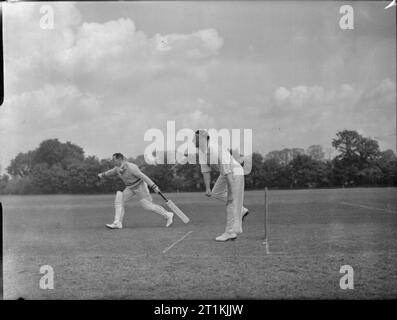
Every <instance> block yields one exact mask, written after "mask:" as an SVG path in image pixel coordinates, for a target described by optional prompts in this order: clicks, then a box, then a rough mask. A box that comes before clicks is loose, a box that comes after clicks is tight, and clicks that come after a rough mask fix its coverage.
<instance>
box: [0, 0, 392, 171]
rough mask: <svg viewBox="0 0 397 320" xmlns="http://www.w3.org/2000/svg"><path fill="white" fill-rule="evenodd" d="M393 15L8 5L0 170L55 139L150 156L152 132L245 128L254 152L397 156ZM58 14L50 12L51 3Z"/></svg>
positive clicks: (283, 5) (319, 5) (232, 5)
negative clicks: (351, 150)
mask: <svg viewBox="0 0 397 320" xmlns="http://www.w3.org/2000/svg"><path fill="white" fill-rule="evenodd" d="M385 4H386V2H381V3H373V2H353V8H354V14H355V15H354V20H355V21H354V22H355V29H354V30H341V29H340V27H339V19H340V17H341V14H340V13H339V7H340V6H341V5H342V3H341V2H314V1H309V2H278V3H277V2H270V1H266V2H262V1H261V2H259V1H255V2H226V1H219V2H204V3H196V2H192V1H191V2H185V3H179V2H170V3H154V2H149V3H142V2H136V3H126V2H115V3H111V2H108V3H96V4H93V3H87V2H86V3H75V4H73V3H62V4H51V6H52V7H53V9H54V19H55V20H54V22H55V25H54V29H53V30H45V29H44V30H43V29H41V28H40V24H39V22H40V18H41V17H42V14H41V13H40V6H41V5H43V3H41V4H31V3H11V4H3V6H4V10H3V11H4V12H3V13H4V22H3V23H4V46H5V102H4V104H3V105H2V106H1V107H0V166H1V167H2V168H3V171H4V168H6V167H7V166H8V164H9V161H10V160H11V159H12V158H13V157H15V155H16V154H17V153H18V152H26V151H28V150H32V149H34V148H36V147H37V146H38V144H39V143H40V142H41V141H42V140H44V139H49V138H58V139H60V141H62V142H65V141H71V142H73V143H76V144H78V145H80V146H81V147H83V148H84V150H85V151H86V155H97V156H99V157H100V158H105V157H106V158H107V157H109V156H110V155H111V154H112V153H113V152H116V151H121V152H123V153H125V154H126V155H128V156H136V155H138V154H142V153H143V151H144V149H145V148H146V147H147V145H148V144H149V143H148V142H145V141H144V139H143V136H144V133H145V131H146V130H148V129H150V128H159V129H165V127H166V121H167V120H173V121H176V127H177V130H178V129H180V128H184V127H188V128H192V129H196V128H217V129H220V128H229V129H232V128H240V129H243V128H248V129H252V130H253V150H254V151H259V152H261V153H267V152H269V151H272V150H279V149H282V148H284V147H301V148H307V147H308V146H310V145H312V144H321V145H323V146H324V148H329V147H330V146H331V141H332V138H333V137H334V136H335V133H336V132H337V131H338V130H343V129H354V130H358V131H359V132H360V133H362V134H363V135H365V136H370V137H373V138H376V139H377V140H378V141H379V143H380V146H381V148H382V149H389V148H390V149H393V150H394V151H395V150H396V58H395V57H396V41H395V37H396V27H395V26H396V15H395V12H396V11H395V10H393V9H392V10H384V7H385ZM47 5H48V3H47Z"/></svg>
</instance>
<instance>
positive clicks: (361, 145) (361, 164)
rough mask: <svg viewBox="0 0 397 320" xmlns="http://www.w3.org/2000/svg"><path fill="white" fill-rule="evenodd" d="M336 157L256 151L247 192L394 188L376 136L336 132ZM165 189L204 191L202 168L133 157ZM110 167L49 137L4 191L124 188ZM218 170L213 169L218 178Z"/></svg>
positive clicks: (20, 158)
mask: <svg viewBox="0 0 397 320" xmlns="http://www.w3.org/2000/svg"><path fill="white" fill-rule="evenodd" d="M332 146H333V147H334V148H335V150H336V151H337V156H335V157H334V158H333V159H325V153H324V151H323V149H322V147H321V146H320V145H313V146H310V147H309V148H308V149H307V150H304V149H301V148H292V149H288V148H284V149H282V150H276V151H272V152H269V153H268V154H266V155H265V156H263V155H262V154H260V153H257V152H254V153H253V154H252V170H251V172H250V174H248V175H246V177H245V188H246V189H247V190H252V189H261V188H264V187H268V188H278V189H294V188H328V187H354V186H396V185H397V157H396V155H395V153H394V152H393V151H392V150H385V151H381V150H380V148H379V144H378V142H377V141H376V140H374V139H371V138H368V137H364V136H362V135H360V134H359V133H357V132H356V131H350V130H344V131H340V132H338V133H337V134H336V137H335V138H334V139H333V140H332ZM129 161H131V162H134V163H135V164H137V165H138V166H139V167H140V168H141V170H142V171H143V172H145V173H146V174H147V175H148V176H149V177H151V178H152V179H153V180H154V181H155V182H156V183H157V184H158V185H159V187H160V188H161V189H162V190H163V191H167V192H171V191H180V192H182V191H201V190H204V184H203V181H202V177H201V172H200V166H199V165H195V164H184V165H180V164H178V165H176V166H174V165H170V164H163V165H149V164H147V163H146V162H145V161H144V156H143V155H139V156H138V157H136V158H129ZM111 167H112V163H111V160H110V159H98V158H97V157H95V156H87V157H86V156H85V155H84V150H83V148H81V147H79V146H78V145H76V144H73V143H71V142H66V143H62V142H60V141H58V139H48V140H45V141H43V142H41V143H40V145H39V146H38V148H36V149H35V150H31V151H28V152H26V153H19V154H18V155H17V156H16V157H15V158H14V159H12V161H11V163H10V165H9V166H8V167H7V169H6V170H7V174H3V175H2V176H0V194H59V193H67V194H96V193H113V192H115V191H117V190H122V189H123V188H124V186H123V183H122V181H121V180H120V179H118V178H117V177H112V178H107V179H105V180H103V181H99V180H98V178H97V174H98V173H99V172H103V171H105V170H108V169H110V168H111ZM216 178H217V173H215V172H213V173H212V180H213V182H215V179H216Z"/></svg>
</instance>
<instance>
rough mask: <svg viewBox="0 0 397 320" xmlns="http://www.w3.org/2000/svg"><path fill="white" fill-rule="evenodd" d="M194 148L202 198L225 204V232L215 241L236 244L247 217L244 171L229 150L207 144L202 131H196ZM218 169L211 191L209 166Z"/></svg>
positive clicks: (208, 140)
mask: <svg viewBox="0 0 397 320" xmlns="http://www.w3.org/2000/svg"><path fill="white" fill-rule="evenodd" d="M195 145H196V148H198V153H199V161H200V167H201V172H202V174H203V179H204V184H205V189H206V191H205V194H206V196H208V197H213V198H215V199H218V200H221V201H223V202H224V203H226V227H225V232H224V233H223V234H221V235H220V236H218V237H216V238H215V240H216V241H228V240H235V239H236V238H237V234H238V233H242V232H243V230H242V225H241V224H242V220H243V219H244V217H245V216H246V215H247V214H248V209H247V208H244V206H243V201H244V169H243V168H242V166H241V165H240V163H239V162H238V161H236V159H234V158H233V156H232V155H231V154H230V152H229V150H228V149H226V148H222V147H221V146H219V145H218V144H217V143H215V142H213V141H211V140H210V137H209V135H208V133H207V131H205V130H197V131H196V134H195ZM210 165H215V167H216V168H217V169H219V172H220V175H219V177H218V179H217V181H216V183H215V185H214V187H213V188H212V190H211V186H210V182H211V173H210V172H211V170H212V169H211V166H210Z"/></svg>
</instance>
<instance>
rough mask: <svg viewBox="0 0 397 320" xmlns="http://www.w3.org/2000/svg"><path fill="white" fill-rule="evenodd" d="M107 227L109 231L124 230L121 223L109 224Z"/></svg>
mask: <svg viewBox="0 0 397 320" xmlns="http://www.w3.org/2000/svg"><path fill="white" fill-rule="evenodd" d="M106 227H107V228H109V229H122V228H123V226H122V225H121V223H120V222H113V223H109V224H107V225H106Z"/></svg>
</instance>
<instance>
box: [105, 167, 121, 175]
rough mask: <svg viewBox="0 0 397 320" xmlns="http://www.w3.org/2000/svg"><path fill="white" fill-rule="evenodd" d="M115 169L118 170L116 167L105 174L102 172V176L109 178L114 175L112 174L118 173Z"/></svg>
mask: <svg viewBox="0 0 397 320" xmlns="http://www.w3.org/2000/svg"><path fill="white" fill-rule="evenodd" d="M117 169H118V168H117V167H114V168H113V169H110V170H107V171H105V172H102V174H103V175H104V176H111V175H114V174H117V173H118V171H117Z"/></svg>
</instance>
